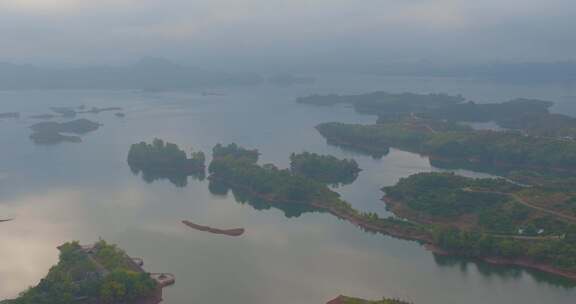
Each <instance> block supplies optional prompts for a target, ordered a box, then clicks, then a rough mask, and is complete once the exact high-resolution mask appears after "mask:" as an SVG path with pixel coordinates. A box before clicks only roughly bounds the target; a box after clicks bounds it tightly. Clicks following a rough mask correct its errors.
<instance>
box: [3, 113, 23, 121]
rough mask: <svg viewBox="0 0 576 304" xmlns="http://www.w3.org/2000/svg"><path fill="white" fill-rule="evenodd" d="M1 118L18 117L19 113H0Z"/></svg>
mask: <svg viewBox="0 0 576 304" xmlns="http://www.w3.org/2000/svg"><path fill="white" fill-rule="evenodd" d="M3 118H20V113H18V112H5V113H0V119H3Z"/></svg>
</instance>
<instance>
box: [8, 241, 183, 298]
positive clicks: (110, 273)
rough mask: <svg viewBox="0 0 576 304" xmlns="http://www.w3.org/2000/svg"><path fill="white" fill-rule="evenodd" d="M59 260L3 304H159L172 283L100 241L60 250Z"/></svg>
mask: <svg viewBox="0 0 576 304" xmlns="http://www.w3.org/2000/svg"><path fill="white" fill-rule="evenodd" d="M58 249H59V250H60V259H59V262H58V264H57V265H55V266H53V267H52V268H51V269H50V271H49V272H48V274H47V275H46V277H45V278H43V279H42V280H41V281H40V283H39V284H38V285H36V286H34V287H31V288H30V289H28V290H26V291H24V292H22V293H21V294H20V296H19V297H18V298H17V299H14V300H5V301H2V302H0V303H2V304H78V303H80V304H94V303H125V304H144V303H145V304H152V303H160V302H161V301H162V287H164V286H166V285H169V284H171V283H173V282H174V279H173V277H171V275H169V274H163V275H151V274H149V273H147V272H145V271H144V270H143V269H142V267H141V265H140V261H137V260H133V259H132V258H130V257H129V256H128V255H127V254H126V253H125V252H124V251H123V250H121V249H120V248H118V247H117V246H115V245H112V244H108V243H106V242H105V241H103V240H100V241H99V242H97V243H95V244H93V245H89V246H81V245H80V244H79V243H78V242H69V243H66V244H64V245H62V246H60V247H58Z"/></svg>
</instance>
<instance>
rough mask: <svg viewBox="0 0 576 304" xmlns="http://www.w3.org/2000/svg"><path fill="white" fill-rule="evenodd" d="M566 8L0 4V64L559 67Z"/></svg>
mask: <svg viewBox="0 0 576 304" xmlns="http://www.w3.org/2000/svg"><path fill="white" fill-rule="evenodd" d="M574 10H576V2H574V1H573V0H532V1H526V0H508V1H499V0H484V1H468V0H363V1H352V0H291V1H288V0H243V1H237V0H195V1H190V0H162V1H157V0H98V1H88V0H0V35H1V36H2V37H3V45H4V46H5V47H3V48H1V49H0V60H2V59H3V58H10V57H16V58H22V57H23V56H27V57H30V58H34V57H41V58H52V60H55V59H54V58H66V59H67V60H76V61H84V59H85V58H101V60H105V59H106V60H111V59H115V58H129V57H131V56H138V54H141V55H142V54H145V55H157V56H169V57H171V56H174V57H176V59H178V58H184V57H186V56H188V57H189V58H192V57H193V55H192V54H194V55H195V56H201V57H202V56H204V58H208V57H210V56H212V58H214V57H215V56H222V55H225V56H228V57H236V58H238V56H243V54H241V53H242V52H245V53H246V54H252V55H253V56H254V57H255V58H256V57H260V58H262V57H268V58H272V57H282V56H284V57H285V56H288V55H290V53H300V54H299V55H298V56H299V57H301V58H304V57H309V56H312V54H322V53H326V52H337V50H342V51H341V54H339V55H338V56H348V55H349V56H353V54H354V53H359V52H362V56H363V57H365V60H369V59H370V58H372V57H370V56H366V55H368V53H369V52H372V53H374V54H386V56H385V57H387V58H389V60H391V61H394V60H402V58H400V57H399V56H397V55H394V54H400V55H403V54H404V55H406V56H409V57H411V58H432V57H435V56H436V55H437V54H440V55H442V56H445V57H446V58H457V57H460V58H461V59H463V60H473V59H474V60H478V59H479V58H482V60H490V59H503V60H506V59H513V58H514V56H517V54H522V56H523V58H532V59H534V60H538V59H547V60H554V59H558V60H563V59H570V58H573V57H574V56H575V55H574V49H575V48H576V42H575V41H574V39H572V33H571V32H572V31H571V29H572V28H574V27H576V20H574V18H572V16H570V12H571V11H574ZM344 50H345V51H344ZM289 51H290V52H289ZM335 56H336V57H338V56H337V55H335ZM382 56H384V55H382ZM56 60H58V59H56ZM309 60H314V58H309Z"/></svg>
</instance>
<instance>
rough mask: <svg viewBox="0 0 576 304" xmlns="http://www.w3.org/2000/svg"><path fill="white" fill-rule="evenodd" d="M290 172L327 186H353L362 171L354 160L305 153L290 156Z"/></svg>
mask: <svg viewBox="0 0 576 304" xmlns="http://www.w3.org/2000/svg"><path fill="white" fill-rule="evenodd" d="M290 170H291V171H292V172H293V173H296V174H301V175H303V176H306V177H308V178H311V179H313V180H316V181H319V182H321V183H325V184H332V185H338V184H351V183H352V182H354V181H355V180H356V178H357V177H358V173H359V172H360V171H361V169H360V168H359V167H358V163H356V161H355V160H353V159H338V158H336V157H334V156H332V155H319V154H316V153H310V152H303V153H299V154H295V153H292V154H291V155H290Z"/></svg>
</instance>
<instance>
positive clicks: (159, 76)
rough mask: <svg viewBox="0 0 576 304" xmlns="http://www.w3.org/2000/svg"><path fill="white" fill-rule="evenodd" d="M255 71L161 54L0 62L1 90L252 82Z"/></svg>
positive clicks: (148, 87)
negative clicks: (69, 63)
mask: <svg viewBox="0 0 576 304" xmlns="http://www.w3.org/2000/svg"><path fill="white" fill-rule="evenodd" d="M260 82H262V79H261V77H260V76H259V75H257V74H250V73H246V74H230V73H224V72H214V71H207V70H203V69H200V68H194V67H187V66H183V65H179V64H176V63H173V62H171V61H169V60H166V59H162V58H144V59H141V60H140V61H138V62H136V63H134V64H131V65H127V66H118V67H111V66H93V67H81V68H58V69H57V68H46V67H38V66H33V65H17V64H12V63H0V90H26V89H136V90H140V89H144V90H165V89H184V88H198V87H206V86H227V85H254V84H258V83H260Z"/></svg>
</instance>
